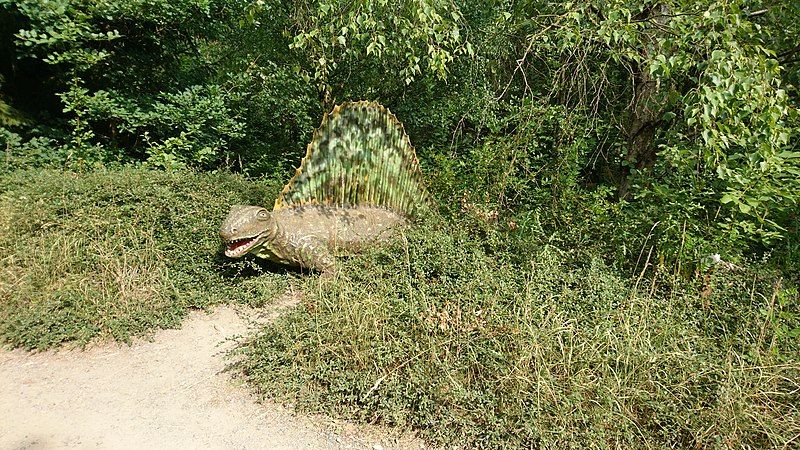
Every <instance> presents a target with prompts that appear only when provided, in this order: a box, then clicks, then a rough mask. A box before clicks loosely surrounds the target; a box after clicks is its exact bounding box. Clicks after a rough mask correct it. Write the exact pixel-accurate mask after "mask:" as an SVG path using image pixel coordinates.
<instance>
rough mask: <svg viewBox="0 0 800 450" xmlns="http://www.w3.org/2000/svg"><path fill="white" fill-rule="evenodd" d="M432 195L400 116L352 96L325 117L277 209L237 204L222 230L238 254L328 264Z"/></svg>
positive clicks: (379, 235) (376, 237)
mask: <svg viewBox="0 0 800 450" xmlns="http://www.w3.org/2000/svg"><path fill="white" fill-rule="evenodd" d="M426 202H427V193H426V190H425V187H424V185H423V183H422V174H421V173H420V170H419V161H418V160H417V155H416V153H415V152H414V148H413V147H412V146H411V142H410V141H409V139H408V135H407V134H406V133H405V131H404V130H403V125H402V124H401V123H400V121H399V120H397V117H395V116H394V114H392V113H391V112H390V111H389V110H388V109H386V108H384V107H383V106H381V105H379V104H377V103H374V102H348V103H344V104H342V105H339V106H337V107H335V108H334V109H333V111H331V113H330V114H326V115H325V116H324V117H323V119H322V124H321V125H320V127H319V128H317V130H316V131H315V132H314V134H313V137H312V139H311V142H310V143H309V144H308V147H307V148H306V155H305V157H303V159H302V161H301V163H300V167H298V168H297V170H296V171H295V175H294V176H293V177H292V179H291V180H289V182H288V183H287V184H286V186H284V188H283V190H282V191H281V193H280V194H279V195H278V198H277V199H276V200H275V206H274V207H273V210H272V211H267V210H266V209H264V208H261V207H259V206H234V207H233V208H232V209H231V212H230V214H228V218H227V219H226V220H225V223H223V224H222V229H221V230H220V235H221V236H222V239H223V240H224V241H225V244H226V247H227V248H226V250H225V254H226V255H227V256H230V257H232V258H239V257H242V256H244V255H245V254H247V253H252V254H254V255H256V256H260V257H262V258H267V259H270V260H273V261H276V262H280V263H284V264H289V265H294V266H300V267H306V268H312V269H318V270H321V271H327V270H330V269H332V268H333V266H334V264H335V262H334V258H333V256H334V255H336V254H339V253H343V252H357V251H359V250H361V249H363V248H364V247H366V246H368V245H370V244H372V243H375V242H378V241H380V240H382V239H383V238H384V236H386V235H387V234H388V232H389V230H390V229H391V228H392V227H394V226H396V225H399V224H402V223H404V222H405V221H406V218H408V217H414V216H418V215H419V214H420V213H421V212H422V211H423V210H424V209H425V208H426Z"/></svg>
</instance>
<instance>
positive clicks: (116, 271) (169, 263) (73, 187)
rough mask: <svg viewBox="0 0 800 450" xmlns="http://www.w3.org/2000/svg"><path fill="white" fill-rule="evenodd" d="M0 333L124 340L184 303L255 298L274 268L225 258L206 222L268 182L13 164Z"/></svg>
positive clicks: (270, 188)
mask: <svg viewBox="0 0 800 450" xmlns="http://www.w3.org/2000/svg"><path fill="white" fill-rule="evenodd" d="M0 184H2V186H3V189H2V191H0V252H1V253H2V254H3V257H2V259H0V275H2V276H0V339H2V341H3V342H4V343H6V344H10V345H12V346H14V347H23V348H29V349H45V348H50V347H53V346H57V345H60V344H64V343H71V344H78V345H84V344H86V343H88V342H89V341H90V340H91V339H93V338H98V337H99V338H114V339H117V340H120V341H129V340H130V338H131V336H134V335H141V334H143V333H146V332H148V331H151V330H153V329H155V328H164V327H175V326H177V325H178V324H180V320H181V318H183V317H184V316H185V315H186V313H187V312H188V310H190V309H193V308H207V307H210V306H213V305H215V304H219V303H229V302H233V303H237V302H238V303H243V304H251V305H261V304H264V303H265V302H269V301H270V299H272V298H274V296H275V295H277V294H280V293H281V292H283V290H284V289H285V286H286V282H287V278H286V277H287V275H286V274H285V273H282V272H281V271H280V270H279V271H277V272H275V273H269V272H268V273H266V275H262V276H259V277H250V278H242V277H241V276H237V275H240V274H241V273H252V272H254V271H255V272H257V273H261V271H262V267H261V266H259V265H258V264H254V263H252V262H249V261H248V262H233V261H226V260H224V259H223V258H222V257H221V256H220V248H221V244H220V241H219V238H218V237H217V236H216V233H215V230H216V229H217V228H218V227H219V222H220V221H221V220H222V218H223V217H224V216H225V213H226V212H227V208H228V207H229V205H230V204H234V203H242V202H246V201H251V202H252V201H254V200H255V199H260V198H263V197H264V196H267V195H274V191H275V188H276V186H277V185H276V184H274V183H255V182H252V181H245V180H244V179H243V178H241V177H239V176H234V175H231V174H226V173H219V174H200V173H192V172H177V173H164V172H156V171H151V170H145V169H136V168H127V169H115V170H104V171H97V172H91V173H83V174H81V173H74V172H63V171H59V170H46V171H17V172H13V173H11V174H5V175H2V176H1V177H0Z"/></svg>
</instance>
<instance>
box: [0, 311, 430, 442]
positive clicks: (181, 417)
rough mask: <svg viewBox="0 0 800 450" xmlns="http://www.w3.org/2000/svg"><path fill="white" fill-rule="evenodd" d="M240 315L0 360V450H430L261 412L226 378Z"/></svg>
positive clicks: (200, 318) (285, 412)
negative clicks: (227, 354)
mask: <svg viewBox="0 0 800 450" xmlns="http://www.w3.org/2000/svg"><path fill="white" fill-rule="evenodd" d="M282 306H286V305H282ZM251 314H252V313H251ZM242 315H243V314H241V313H240V312H237V311H236V310H234V309H233V308H231V307H220V308H218V309H217V310H216V311H215V312H214V313H212V314H205V313H201V312H196V313H192V314H191V315H190V317H189V318H187V320H185V321H184V324H183V327H182V328H181V329H180V330H162V331H159V332H157V333H156V334H155V336H154V339H153V340H152V341H151V342H149V341H137V342H136V343H134V345H133V346H127V345H118V344H113V343H111V344H104V345H100V346H97V347H95V348H91V349H89V350H86V351H73V350H70V351H60V352H55V353H54V352H45V353H38V354H30V353H27V352H23V351H18V350H15V351H7V350H0V449H6V448H12V449H21V448H31V449H33V448H36V449H38V448H180V447H183V448H266V449H343V448H356V449H359V448H366V449H380V448H383V449H388V448H404V449H411V448H413V449H420V448H421V447H424V446H423V445H422V443H421V441H418V440H416V439H413V438H411V437H407V436H406V437H400V438H397V437H391V436H388V435H387V434H386V432H385V431H382V430H378V429H367V428H364V427H354V426H352V425H349V424H347V423H344V422H338V421H333V420H330V419H324V418H308V417H304V416H296V415H294V414H293V413H292V412H291V411H290V410H289V409H287V408H285V407H282V406H280V405H276V404H259V403H256V402H255V400H254V398H253V397H252V396H251V395H250V394H249V393H248V391H247V390H246V388H244V387H241V386H236V385H235V384H234V380H232V379H231V376H230V375H228V374H227V373H224V372H223V369H224V367H225V361H224V360H223V357H222V353H224V351H225V350H227V349H229V348H230V347H231V346H232V345H233V343H232V342H231V341H226V339H228V338H231V337H233V336H235V335H241V334H243V333H245V332H246V331H247V329H248V325H247V324H248V320H247V319H245V318H243V317H242ZM267 320H269V319H268V318H267Z"/></svg>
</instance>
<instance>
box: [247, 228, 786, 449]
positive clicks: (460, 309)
mask: <svg viewBox="0 0 800 450" xmlns="http://www.w3.org/2000/svg"><path fill="white" fill-rule="evenodd" d="M486 247H487V245H486V243H485V242H484V241H483V240H482V239H480V238H475V237H473V234H472V232H468V231H467V229H464V228H462V226H460V224H459V223H458V222H456V223H453V222H448V223H438V222H437V221H436V220H433V221H429V223H427V224H426V225H425V226H422V227H419V228H417V229H414V230H410V231H409V232H408V233H407V234H406V235H404V236H403V237H401V239H399V240H398V241H397V242H396V243H394V244H392V245H390V246H388V247H386V248H382V249H378V250H376V251H373V252H371V253H369V254H368V255H365V256H363V257H359V258H356V259H353V260H350V261H348V262H347V263H346V264H345V266H344V267H343V268H342V270H340V271H339V272H337V274H336V276H335V277H334V278H330V279H325V278H321V279H314V278H311V279H308V280H307V282H306V288H305V289H304V291H305V293H306V294H305V296H304V298H303V302H302V304H301V305H300V307H298V308H297V309H295V310H293V311H292V312H290V313H288V314H287V315H286V316H284V317H282V318H279V319H278V322H277V323H276V324H275V325H274V326H271V327H267V328H265V329H263V330H262V333H261V334H260V335H258V336H256V337H254V338H252V340H251V341H250V342H249V343H247V344H246V345H245V346H244V347H243V348H242V349H241V352H242V354H243V355H244V357H245V358H244V360H243V361H242V362H241V363H240V365H239V369H240V370H241V372H242V373H243V374H244V376H245V377H246V378H247V380H248V382H249V383H251V384H252V385H254V386H255V387H256V388H257V390H258V391H259V392H260V393H261V395H263V396H266V397H276V398H278V399H288V400H289V401H292V402H297V404H298V405H299V406H300V407H302V408H303V409H309V410H312V411H323V412H326V413H330V414H336V415H341V416H344V417H347V418H356V419H358V420H361V421H368V422H372V423H374V422H378V423H387V424H393V425H399V426H402V427H407V426H411V427H414V428H416V429H420V430H421V431H422V432H423V434H424V435H425V436H426V437H428V438H430V439H432V440H434V441H435V442H436V443H439V444H445V445H449V444H455V445H459V446H465V447H470V448H472V447H475V448H531V447H547V448H550V447H554V448H562V447H575V448H585V447H592V448H594V447H609V448H617V447H670V446H675V445H677V446H680V447H694V446H700V447H707V446H708V447H715V446H721V447H740V446H753V447H774V446H781V445H786V444H787V443H788V442H789V441H791V440H792V439H793V438H794V436H796V435H797V433H798V431H800V430H798V428H797V418H798V414H800V411H799V410H798V408H797V401H798V400H799V399H798V397H797V388H798V385H797V379H798V375H800V361H799V360H798V358H797V357H798V350H800V347H798V345H797V341H796V339H793V338H792V336H794V335H796V333H798V332H800V322H798V317H797V315H796V314H794V312H793V311H794V310H795V309H796V308H797V307H798V306H800V303H798V302H800V298H798V296H797V293H796V290H795V288H793V287H788V286H785V285H782V284H781V282H780V281H778V280H777V279H776V278H774V275H772V274H770V273H769V272H768V271H761V270H756V271H751V270H750V269H746V270H744V271H743V272H730V271H724V272H716V273H712V272H709V277H708V279H707V282H706V285H705V286H701V285H699V284H698V285H697V286H684V287H680V285H679V284H674V285H673V284H671V283H669V282H668V280H667V279H665V278H662V277H661V276H659V277H658V278H657V279H653V280H645V279H640V280H638V282H634V281H630V282H627V281H624V280H623V279H622V278H620V277H619V275H617V274H616V273H615V272H614V271H613V270H611V269H609V268H608V267H607V266H605V265H604V264H603V263H602V262H601V261H600V260H598V259H592V260H590V261H587V263H585V264H575V265H573V264H565V263H564V261H565V259H566V255H565V254H563V253H562V252H561V251H560V250H558V249H557V248H555V247H552V246H549V247H543V248H541V249H539V250H538V251H536V252H534V253H530V254H528V255H527V258H525V261H524V262H522V261H520V262H518V263H513V264H512V263H510V262H509V261H507V260H506V259H505V258H502V257H498V255H496V254H495V255H493V256H490V255H489V254H487V251H486V250H485V248H486ZM739 270H742V269H739Z"/></svg>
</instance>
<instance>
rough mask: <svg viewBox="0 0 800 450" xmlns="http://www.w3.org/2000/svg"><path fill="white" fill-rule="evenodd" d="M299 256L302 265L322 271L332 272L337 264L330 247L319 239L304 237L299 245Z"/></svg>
mask: <svg viewBox="0 0 800 450" xmlns="http://www.w3.org/2000/svg"><path fill="white" fill-rule="evenodd" d="M297 256H298V258H297V259H298V260H299V262H300V265H301V266H302V267H306V268H309V269H316V270H319V271H320V272H332V271H333V270H334V269H335V266H336V260H335V259H334V257H333V255H332V254H331V252H330V251H329V250H328V247H327V246H326V245H325V243H324V242H322V241H320V240H319V239H303V242H301V243H300V245H299V246H298V247H297Z"/></svg>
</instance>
